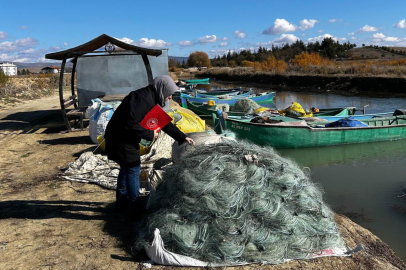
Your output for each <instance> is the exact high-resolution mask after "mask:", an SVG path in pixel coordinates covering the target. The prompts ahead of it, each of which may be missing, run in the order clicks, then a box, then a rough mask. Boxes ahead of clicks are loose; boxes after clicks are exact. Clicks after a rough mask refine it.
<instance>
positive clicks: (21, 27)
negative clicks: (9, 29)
mask: <svg viewBox="0 0 406 270" xmlns="http://www.w3.org/2000/svg"><path fill="white" fill-rule="evenodd" d="M18 29H22V30H26V29H28V26H26V25H21V26H20V27H18Z"/></svg>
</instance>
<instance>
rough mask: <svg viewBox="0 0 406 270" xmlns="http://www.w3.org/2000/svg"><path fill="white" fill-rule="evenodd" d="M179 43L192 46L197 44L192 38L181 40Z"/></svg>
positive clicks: (182, 45) (183, 45)
mask: <svg viewBox="0 0 406 270" xmlns="http://www.w3.org/2000/svg"><path fill="white" fill-rule="evenodd" d="M178 44H179V46H181V47H190V46H193V45H195V44H194V42H193V41H190V40H181V41H179V42H178Z"/></svg>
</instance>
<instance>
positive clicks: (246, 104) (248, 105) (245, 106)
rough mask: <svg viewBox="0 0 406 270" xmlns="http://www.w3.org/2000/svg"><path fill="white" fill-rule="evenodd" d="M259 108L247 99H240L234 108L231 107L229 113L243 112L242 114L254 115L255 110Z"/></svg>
mask: <svg viewBox="0 0 406 270" xmlns="http://www.w3.org/2000/svg"><path fill="white" fill-rule="evenodd" d="M259 108H261V106H260V105H258V103H256V102H255V101H253V100H251V99H249V98H242V99H240V100H238V101H237V102H236V103H235V104H234V106H232V107H231V109H230V111H232V112H244V113H254V112H255V110H257V109H259Z"/></svg>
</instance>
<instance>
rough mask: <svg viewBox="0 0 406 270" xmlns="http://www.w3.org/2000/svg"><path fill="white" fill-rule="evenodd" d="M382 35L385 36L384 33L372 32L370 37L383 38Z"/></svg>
mask: <svg viewBox="0 0 406 270" xmlns="http://www.w3.org/2000/svg"><path fill="white" fill-rule="evenodd" d="M384 37H385V35H384V34H382V33H376V34H373V35H372V37H371V38H384Z"/></svg>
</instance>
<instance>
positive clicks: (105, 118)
mask: <svg viewBox="0 0 406 270" xmlns="http://www.w3.org/2000/svg"><path fill="white" fill-rule="evenodd" d="M113 113H114V109H113V107H111V106H110V105H106V106H102V105H101V106H99V109H98V110H97V112H96V113H95V114H94V115H93V117H91V118H90V119H89V135H90V139H91V140H92V142H94V143H98V141H97V137H98V136H99V135H101V134H104V132H105V131H106V127H107V124H108V122H109V121H110V119H111V117H112V116H113Z"/></svg>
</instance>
